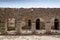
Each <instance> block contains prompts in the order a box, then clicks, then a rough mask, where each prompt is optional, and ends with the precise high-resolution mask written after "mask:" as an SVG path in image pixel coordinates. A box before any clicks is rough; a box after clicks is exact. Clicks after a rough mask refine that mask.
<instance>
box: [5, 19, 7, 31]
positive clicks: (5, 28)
mask: <svg viewBox="0 0 60 40" xmlns="http://www.w3.org/2000/svg"><path fill="white" fill-rule="evenodd" d="M5 31H6V32H7V20H6V21H5Z"/></svg>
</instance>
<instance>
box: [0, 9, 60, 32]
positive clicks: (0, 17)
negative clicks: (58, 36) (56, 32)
mask: <svg viewBox="0 0 60 40" xmlns="http://www.w3.org/2000/svg"><path fill="white" fill-rule="evenodd" d="M9 18H15V22H16V25H15V26H16V30H17V32H18V33H20V31H21V28H23V29H25V28H26V29H28V20H31V23H32V26H31V28H30V29H31V30H33V31H34V30H36V29H35V26H36V20H37V19H40V22H41V29H44V30H45V29H47V30H49V27H48V25H47V23H50V30H51V29H53V27H54V19H58V20H59V29H60V8H0V21H1V22H0V26H4V29H5V28H7V20H8V19H9ZM1 24H2V25H1ZM33 26H34V27H33ZM5 31H7V29H6V30H5Z"/></svg>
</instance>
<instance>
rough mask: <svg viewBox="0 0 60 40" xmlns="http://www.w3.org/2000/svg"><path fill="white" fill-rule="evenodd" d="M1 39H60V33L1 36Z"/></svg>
mask: <svg viewBox="0 0 60 40" xmlns="http://www.w3.org/2000/svg"><path fill="white" fill-rule="evenodd" d="M0 40H60V35H43V36H40V35H27V36H0Z"/></svg>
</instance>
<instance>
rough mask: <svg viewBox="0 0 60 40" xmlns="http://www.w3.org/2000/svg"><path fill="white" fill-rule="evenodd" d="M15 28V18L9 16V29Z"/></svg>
mask: <svg viewBox="0 0 60 40" xmlns="http://www.w3.org/2000/svg"><path fill="white" fill-rule="evenodd" d="M12 30H15V19H14V18H9V19H8V21H7V31H12Z"/></svg>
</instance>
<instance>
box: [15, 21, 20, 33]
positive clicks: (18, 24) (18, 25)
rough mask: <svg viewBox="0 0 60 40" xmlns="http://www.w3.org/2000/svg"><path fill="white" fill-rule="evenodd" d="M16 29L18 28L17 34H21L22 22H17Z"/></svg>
mask: <svg viewBox="0 0 60 40" xmlns="http://www.w3.org/2000/svg"><path fill="white" fill-rule="evenodd" d="M16 27H17V28H16V30H17V34H21V23H20V22H17V23H16Z"/></svg>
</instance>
